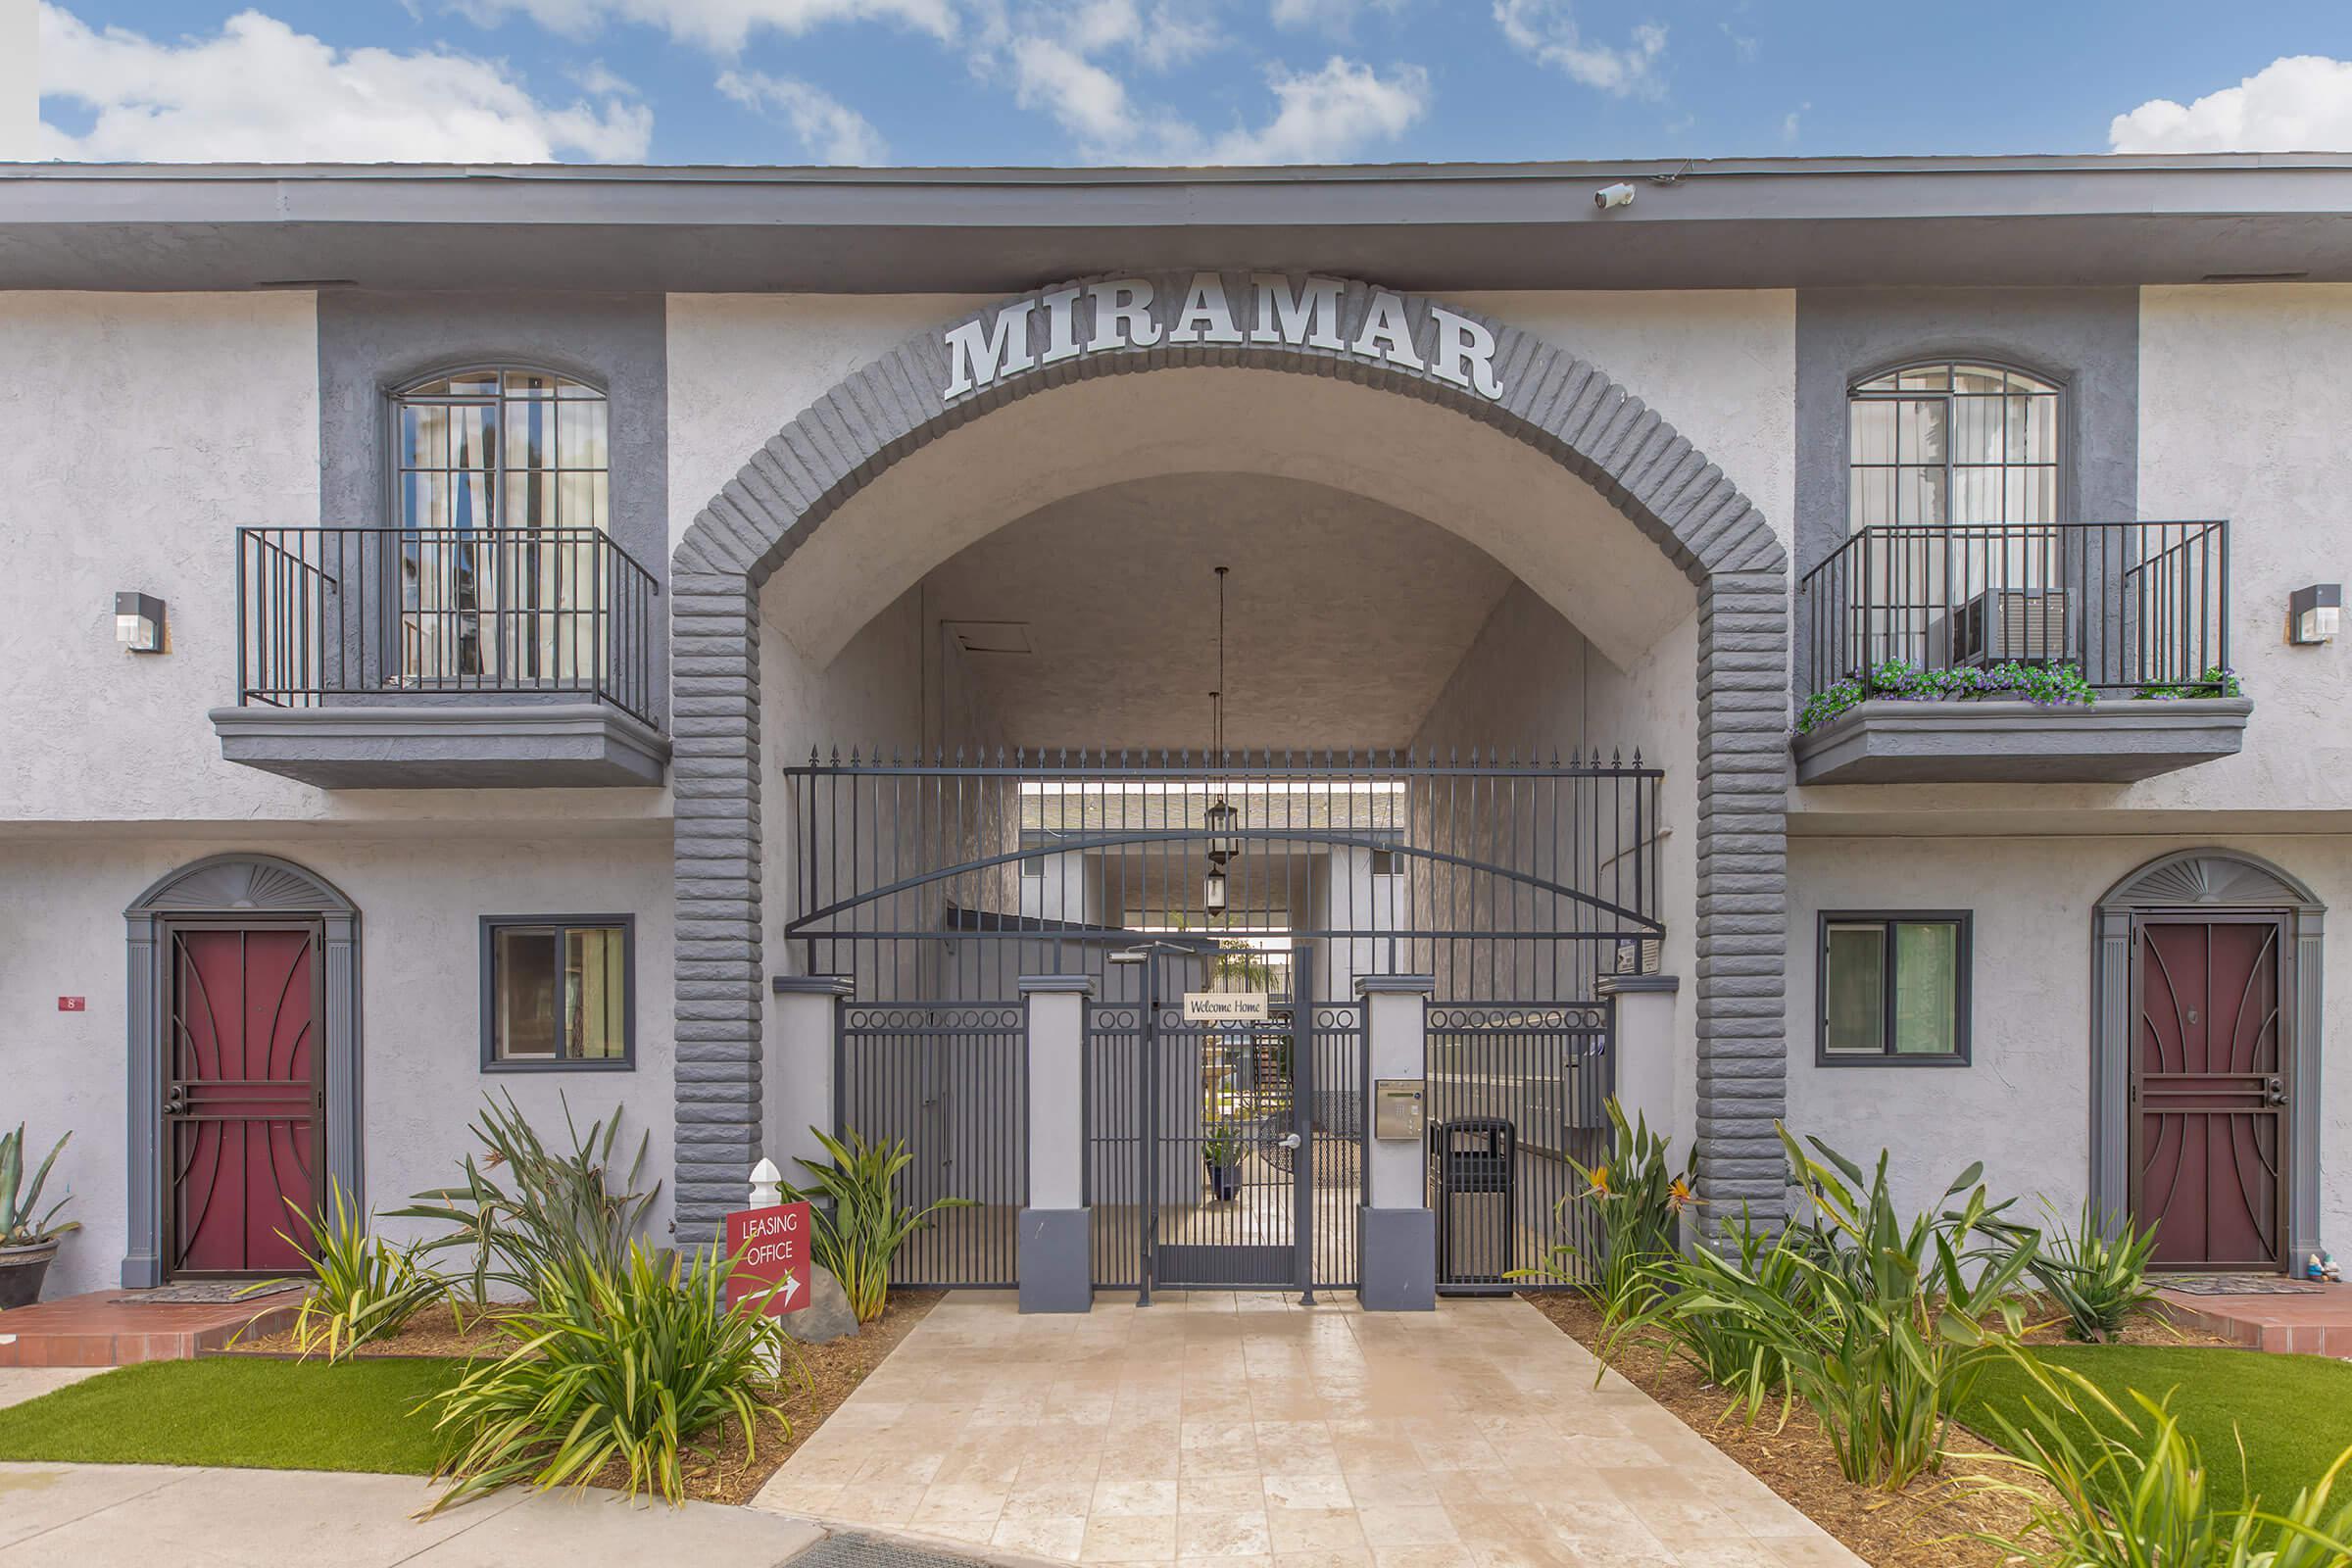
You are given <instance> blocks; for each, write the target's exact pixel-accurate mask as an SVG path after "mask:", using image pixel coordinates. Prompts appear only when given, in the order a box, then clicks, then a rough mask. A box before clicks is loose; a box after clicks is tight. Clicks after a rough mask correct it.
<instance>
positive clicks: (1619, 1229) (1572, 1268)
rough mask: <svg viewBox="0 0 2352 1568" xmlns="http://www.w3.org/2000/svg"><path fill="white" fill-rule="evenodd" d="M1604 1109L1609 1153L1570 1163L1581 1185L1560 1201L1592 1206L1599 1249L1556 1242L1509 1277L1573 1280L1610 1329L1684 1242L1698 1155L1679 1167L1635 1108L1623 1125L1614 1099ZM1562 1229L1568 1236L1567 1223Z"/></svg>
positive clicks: (1635, 1307)
mask: <svg viewBox="0 0 2352 1568" xmlns="http://www.w3.org/2000/svg"><path fill="white" fill-rule="evenodd" d="M1604 1108H1605V1109H1606V1110H1607V1111H1608V1116H1609V1128H1610V1144H1609V1149H1610V1157H1609V1158H1607V1159H1605V1160H1603V1161H1601V1162H1600V1163H1598V1164H1595V1165H1583V1164H1580V1163H1578V1162H1577V1161H1576V1160H1574V1159H1571V1160H1569V1161H1568V1164H1569V1166H1570V1167H1571V1168H1572V1169H1574V1170H1575V1172H1576V1173H1577V1175H1578V1176H1579V1177H1581V1178H1582V1179H1583V1182H1584V1185H1583V1187H1581V1188H1580V1189H1578V1190H1577V1191H1576V1192H1574V1193H1572V1194H1570V1195H1569V1196H1568V1197H1567V1198H1564V1199H1562V1200H1560V1203H1559V1206H1560V1207H1561V1208H1563V1209H1565V1208H1566V1207H1567V1206H1568V1205H1569V1204H1571V1203H1578V1204H1583V1205H1586V1206H1588V1207H1590V1208H1592V1209H1593V1211H1594V1213H1595V1216H1596V1218H1597V1220H1598V1231H1599V1245H1598V1247H1597V1248H1596V1249H1594V1248H1588V1247H1585V1246H1583V1245H1581V1244H1579V1243H1576V1242H1563V1243H1559V1244H1556V1245H1554V1246H1553V1247H1551V1248H1550V1249H1549V1250H1548V1251H1547V1253H1546V1254H1545V1259H1544V1266H1543V1267H1542V1268H1536V1269H1515V1270H1513V1271H1512V1275H1513V1277H1514V1278H1521V1279H1545V1280H1559V1281H1564V1282H1566V1283H1568V1284H1571V1285H1573V1286H1574V1287H1575V1288H1576V1289H1577V1290H1579V1291H1580V1292H1582V1293H1583V1294H1584V1295H1585V1297H1586V1298H1587V1299H1590V1300H1591V1301H1592V1302H1593V1305H1594V1306H1595V1307H1597V1308H1599V1311H1600V1316H1601V1326H1602V1329H1603V1331H1604V1332H1611V1333H1613V1332H1614V1331H1615V1330H1616V1329H1617V1328H1618V1326H1619V1325H1621V1324H1623V1323H1626V1322H1628V1321H1630V1320H1632V1319H1633V1318H1635V1317H1637V1316H1639V1315H1641V1314H1642V1312H1643V1311H1645V1310H1646V1309H1647V1308H1648V1307H1649V1306H1650V1305H1651V1304H1653V1303H1654V1302H1655V1300H1656V1299H1657V1294H1658V1287H1657V1282H1656V1274H1657V1271H1658V1269H1659V1268H1660V1267H1661V1266H1662V1265H1664V1264H1665V1263H1666V1262H1667V1261H1668V1260H1670V1259H1671V1258H1672V1257H1673V1256H1674V1254H1675V1252H1676V1250H1677V1249H1678V1248H1679V1247H1680V1246H1681V1245H1682V1221H1683V1213H1684V1211H1685V1210H1686V1209H1689V1208H1691V1207H1692V1206H1693V1205H1695V1204H1696V1203H1697V1202H1698V1196H1697V1192H1696V1187H1695V1183H1696V1180H1697V1173H1698V1153H1697V1151H1695V1150H1693V1151H1692V1152H1691V1154H1690V1156H1689V1157H1688V1158H1686V1159H1685V1160H1684V1161H1683V1168H1682V1169H1681V1170H1679V1171H1678V1170H1676V1169H1675V1168H1674V1165H1673V1163H1672V1162H1671V1161H1670V1160H1669V1159H1668V1157H1667V1149H1668V1147H1669V1145H1670V1143H1671V1140H1669V1139H1666V1138H1664V1137H1661V1136H1660V1135H1658V1134H1656V1133H1653V1132H1651V1131H1650V1130H1649V1119H1648V1118H1647V1117H1646V1116H1642V1115H1640V1114H1639V1113H1637V1114H1636V1116H1635V1117H1634V1119H1633V1120H1632V1121H1630V1122H1629V1121H1628V1120H1627V1119H1626V1114H1625V1107H1624V1106H1623V1105H1621V1104H1619V1103H1617V1100H1616V1098H1615V1097H1614V1096H1612V1097H1610V1099H1609V1100H1608V1101H1607V1102H1606V1103H1605V1105H1604ZM1561 1228H1562V1230H1564V1231H1567V1232H1569V1233H1570V1234H1571V1235H1573V1234H1574V1228H1573V1227H1570V1226H1566V1225H1563V1226H1562V1227H1561Z"/></svg>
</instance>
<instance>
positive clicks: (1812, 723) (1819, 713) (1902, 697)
mask: <svg viewBox="0 0 2352 1568" xmlns="http://www.w3.org/2000/svg"><path fill="white" fill-rule="evenodd" d="M2230 695H2231V696H2234V695H2236V694H2235V693H2234V692H2233V693H2231V694H2230ZM1874 699H1882V700H1886V701H1890V702H1898V703H1932V702H1946V703H1967V702H1980V703H1981V702H1997V701H2008V702H2026V703H2041V704H2045V705H2047V706H2050V707H2065V706H2077V707H2083V708H2087V707H2089V706H2091V705H2092V704H2093V703H2096V702H2097V701H2098V700H2099V694H2098V693H2097V691H2095V690H2094V689H2093V688H2092V687H2091V685H2090V683H2089V682H2088V681H2086V680H2084V679H2083V678H2082V670H2080V669H2078V668H2076V667H2075V666H2074V665H2072V664H2016V663H2011V664H1989V665H1961V666H1958V667H1955V668H1951V669H1922V668H1920V667H1919V666H1918V665H1917V664H1914V663H1911V662H1908V661H1905V660H1900V659H1890V660H1888V661H1887V662H1885V663H1882V664H1874V665H1872V666H1871V667H1870V668H1869V669H1867V670H1865V671H1863V672H1862V673H1861V674H1859V675H1849V676H1847V677H1846V678H1845V679H1843V680H1840V681H1834V682H1832V683H1831V684H1829V685H1828V686H1825V687H1823V688H1822V689H1821V690H1820V691H1818V692H1815V693H1814V694H1813V695H1812V696H1810V697H1808V698H1806V699H1805V706H1804V707H1803V708H1802V709H1801V710H1799V711H1798V712H1797V715H1796V732H1797V733H1798V734H1799V735H1802V734H1805V733H1806V732H1808V731H1810V730H1816V729H1819V728H1820V727H1821V726H1822V725H1824V724H1827V723H1828V722H1829V721H1830V720H1831V719H1833V718H1836V717H1838V715H1840V714H1842V713H1844V712H1846V711H1848V710H1851V709H1854V708H1857V707H1859V706H1861V705H1862V704H1863V703H1866V702H1870V701H1872V700H1874Z"/></svg>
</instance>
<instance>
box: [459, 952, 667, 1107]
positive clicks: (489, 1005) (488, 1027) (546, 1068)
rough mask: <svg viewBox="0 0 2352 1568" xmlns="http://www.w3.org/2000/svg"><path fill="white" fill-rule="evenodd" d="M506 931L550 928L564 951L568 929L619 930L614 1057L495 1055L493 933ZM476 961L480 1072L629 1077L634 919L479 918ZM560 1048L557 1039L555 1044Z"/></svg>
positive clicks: (633, 1058) (633, 1040) (633, 1046)
mask: <svg viewBox="0 0 2352 1568" xmlns="http://www.w3.org/2000/svg"><path fill="white" fill-rule="evenodd" d="M512 926H552V927H554V928H555V931H556V951H557V953H558V955H559V956H560V955H561V954H562V953H563V951H564V932H566V931H568V930H576V929H587V928H591V927H595V928H608V927H614V926H617V927H618V928H619V930H620V984H621V1005H620V1054H619V1055H617V1056H601V1057H595V1058H578V1057H565V1056H562V1055H556V1056H550V1057H548V1058H547V1059H546V1060H543V1061H542V1060H533V1059H531V1058H530V1057H527V1056H501V1055H500V1054H498V978H497V963H498V956H497V952H498V950H497V941H498V933H499V932H500V931H501V930H503V929H506V928H508V927H512ZM476 951H477V958H476V962H477V964H478V966H479V968H480V971H481V993H482V995H481V1037H482V1038H481V1048H482V1069H481V1070H482V1071H484V1072H634V1071H636V1069H637V917H636V916H635V915H633V914H485V915H483V916H482V917H481V922H480V934H479V936H478V938H477V942H476ZM557 1044H558V1046H559V1047H561V1046H562V1045H564V1041H562V1040H561V1039H559V1040H558V1042H557Z"/></svg>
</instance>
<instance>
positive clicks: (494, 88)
mask: <svg viewBox="0 0 2352 1568" xmlns="http://www.w3.org/2000/svg"><path fill="white" fill-rule="evenodd" d="M40 20H41V90H42V93H43V95H44V96H47V97H52V98H60V99H65V100H68V101H70V102H73V103H77V104H80V105H82V106H83V107H85V108H87V109H88V110H90V111H91V113H92V122H91V125H90V128H89V131H88V132H87V133H86V134H83V135H73V134H72V133H70V132H68V131H65V130H62V129H59V128H58V127H56V126H54V125H49V124H44V125H43V126H42V127H41V155H42V156H43V157H45V158H67V159H113V160H123V161H128V162H154V163H166V162H169V163H238V162H246V163H292V162H313V161H315V162H323V163H371V162H404V163H409V162H423V163H518V164H519V163H549V162H553V161H555V160H557V159H559V158H563V157H579V158H588V159H595V160H605V161H629V160H642V159H643V158H644V157H645V155H646V148H647V146H648V145H649V144H650V142H651V141H652V138H653V129H654V117H653V112H652V111H651V110H650V109H648V108H646V107H645V105H643V104H641V103H637V102H634V101H632V100H631V99H630V98H628V97H627V96H625V95H623V94H622V93H620V92H617V91H608V92H604V93H602V94H600V97H601V101H600V102H597V103H595V104H590V103H589V102H587V101H586V100H580V101H575V102H573V103H571V104H569V105H564V106H553V105H548V104H543V103H541V102H540V101H538V100H537V99H535V98H533V97H532V96H531V94H530V92H529V91H528V90H527V89H526V88H525V87H523V85H522V84H521V83H520V82H518V81H517V80H515V77H514V76H513V75H512V74H511V73H509V72H508V71H507V69H506V68H505V67H504V66H503V65H501V64H499V63H497V62H494V61H488V60H477V59H474V58H472V57H471V56H468V55H463V54H458V53H456V52H454V51H452V50H447V49H428V50H418V51H415V52H412V53H406V54H403V53H399V52H396V51H393V50H389V49H348V50H344V49H335V48H332V47H330V46H329V45H327V44H325V43H322V42H321V41H319V39H318V38H315V37H312V36H311V35H309V34H308V33H300V32H296V31H295V30H294V29H293V28H291V27H289V26H287V25H285V24H284V23H282V22H279V21H277V20H276V19H274V18H272V17H266V16H264V15H262V14H261V13H260V12H258V11H244V12H239V13H238V14H237V15H235V16H233V17H231V18H229V19H228V21H227V22H226V23H225V24H223V25H222V26H221V31H220V33H219V34H218V35H216V36H213V37H209V38H200V37H191V38H185V39H181V40H179V41H177V42H157V41H156V40H154V39H151V38H148V37H146V36H144V35H142V34H140V33H136V32H132V31H130V30H128V29H127V28H123V27H107V28H105V29H104V30H102V31H101V30H93V29H92V28H90V27H88V26H86V25H83V24H82V23H81V21H80V20H79V19H77V18H76V17H74V16H73V14H71V13H70V12H67V11H65V10H62V9H61V8H59V7H57V6H54V5H48V4H43V5H42V7H41V13H40Z"/></svg>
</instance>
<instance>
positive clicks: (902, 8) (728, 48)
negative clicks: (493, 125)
mask: <svg viewBox="0 0 2352 1568" xmlns="http://www.w3.org/2000/svg"><path fill="white" fill-rule="evenodd" d="M449 5H450V9H452V10H454V11H456V12H457V13H458V14H459V15H461V16H464V17H466V18H468V19H470V20H471V21H473V22H474V23H476V24H478V25H482V26H490V25H494V24H496V23H499V22H503V21H505V20H506V19H507V18H508V17H511V16H522V17H528V18H529V19H530V20H531V21H533V22H535V23H537V24H538V25H541V26H542V27H546V28H548V29H549V30H550V31H553V32H560V33H563V34H564V35H565V36H566V37H571V38H586V37H591V36H593V35H594V34H596V33H597V32H598V31H600V30H601V29H603V28H604V27H606V26H607V25H611V24H613V23H616V22H633V23H641V24H643V25H647V26H652V27H660V28H662V30H663V31H665V32H667V33H668V34H669V35H670V36H671V37H673V38H676V39H678V40H680V41H681V42H685V43H691V44H695V45H697V46H699V47H701V48H705V49H709V50H711V51H712V52H714V53H717V54H723V55H733V54H736V53H738V52H740V51H741V50H742V48H743V46H744V44H745V43H746V42H747V41H748V40H749V39H750V37H751V35H752V34H753V33H754V32H757V31H760V30H763V29H764V30H769V31H774V32H780V33H783V34H784V35H785V36H787V37H798V36H799V35H800V34H802V33H805V32H807V31H809V29H810V28H812V27H820V26H823V25H826V24H828V23H836V22H890V23H896V24H899V25H902V26H907V27H912V28H914V29H916V30H917V31H921V32H927V33H929V34H931V35H932V36H933V37H935V38H940V39H943V40H944V39H949V38H953V37H955V36H956V30H957V20H956V6H955V3H954V0H449Z"/></svg>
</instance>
